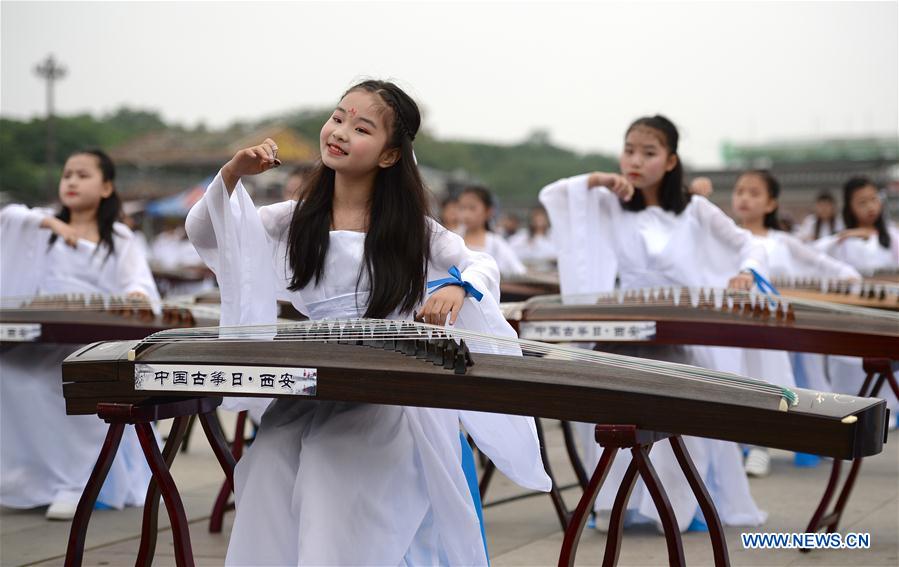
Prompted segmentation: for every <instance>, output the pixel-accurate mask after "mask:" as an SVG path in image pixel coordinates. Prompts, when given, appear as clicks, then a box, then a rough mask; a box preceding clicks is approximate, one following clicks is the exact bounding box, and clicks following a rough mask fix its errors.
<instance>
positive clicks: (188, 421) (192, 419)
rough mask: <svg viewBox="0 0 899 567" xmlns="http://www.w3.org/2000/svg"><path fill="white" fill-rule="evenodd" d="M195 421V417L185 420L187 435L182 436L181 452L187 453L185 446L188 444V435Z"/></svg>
mask: <svg viewBox="0 0 899 567" xmlns="http://www.w3.org/2000/svg"><path fill="white" fill-rule="evenodd" d="M196 420H197V418H196V416H194V415H192V416H190V417H189V418H188V420H187V434H186V435H185V436H184V441H182V442H181V452H182V453H186V452H187V444H188V443H190V434H191V432H193V430H194V422H195V421H196Z"/></svg>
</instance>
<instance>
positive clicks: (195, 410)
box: [65, 398, 235, 567]
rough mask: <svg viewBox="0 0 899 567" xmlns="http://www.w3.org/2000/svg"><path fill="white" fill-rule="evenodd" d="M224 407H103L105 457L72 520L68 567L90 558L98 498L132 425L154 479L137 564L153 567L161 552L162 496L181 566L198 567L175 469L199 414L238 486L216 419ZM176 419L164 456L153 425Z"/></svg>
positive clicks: (207, 402)
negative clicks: (90, 533) (158, 545)
mask: <svg viewBox="0 0 899 567" xmlns="http://www.w3.org/2000/svg"><path fill="white" fill-rule="evenodd" d="M221 403H222V399H221V398H176V399H171V398H170V399H168V400H160V401H154V400H149V401H146V402H142V403H139V404H115V403H109V404H107V403H100V404H97V415H98V416H99V417H100V418H101V419H103V420H104V421H106V422H107V423H109V431H108V432H107V433H106V439H105V440H104V442H103V448H102V450H101V451H100V456H99V457H97V463H96V465H94V470H93V471H92V472H91V476H90V480H88V483H87V486H86V487H85V489H84V492H83V493H82V495H81V500H79V501H78V508H77V509H76V511H75V518H74V519H73V521H72V527H71V531H70V532H69V544H68V548H67V549H66V560H65V565H66V567H79V566H80V565H81V562H82V559H83V556H84V541H85V537H86V536H87V526H88V523H89V522H90V517H91V513H92V512H93V509H94V504H95V503H96V502H97V495H98V494H99V493H100V488H101V487H102V486H103V481H104V480H106V475H107V474H108V473H109V468H110V466H111V465H112V461H113V459H114V458H115V455H116V452H117V451H118V448H119V443H120V442H121V440H122V433H123V432H124V431H125V426H126V425H134V427H135V429H136V430H137V436H138V439H139V440H140V445H141V448H142V449H143V451H144V456H145V457H146V459H147V463H148V464H149V465H150V470H151V471H152V472H153V478H152V479H151V480H150V485H149V487H148V488H147V496H146V499H145V500H144V516H143V522H142V525H141V540H140V549H139V551H138V556H137V561H136V562H135V565H139V566H149V565H151V564H152V563H153V555H154V553H155V550H156V534H157V523H156V519H157V513H158V511H159V496H160V493H161V495H162V498H163V500H164V501H165V508H166V510H167V511H168V514H169V521H170V522H171V526H172V534H173V536H174V540H175V563H176V564H177V565H178V567H193V565H194V558H193V551H192V549H191V545H190V532H189V530H188V524H187V517H186V516H185V514H184V505H183V504H182V502H181V496H180V495H179V494H178V487H177V486H176V485H175V481H174V479H173V478H172V475H171V474H170V473H169V468H170V467H171V466H172V462H173V461H174V460H175V456H176V455H177V453H178V448H179V446H180V445H181V440H182V439H183V438H184V434H185V431H186V430H187V423H188V420H189V419H190V416H192V415H197V416H198V417H199V419H200V423H201V424H202V425H203V431H204V432H205V433H206V438H207V439H208V440H209V445H210V446H211V447H212V450H213V452H214V453H215V456H216V457H217V458H218V461H219V464H220V465H221V466H222V470H223V471H224V472H225V476H226V478H227V479H228V483H229V486H233V482H234V477H233V473H234V466H235V461H234V457H233V456H232V454H231V453H230V452H229V451H228V445H227V443H226V442H225V439H224V436H223V434H222V430H221V427H220V425H219V422H218V419H216V417H215V408H217V407H218V406H219V405H220V404H221ZM169 418H174V423H173V424H172V432H171V434H170V435H169V438H168V440H167V441H166V443H165V447H164V448H163V450H162V453H160V452H159V447H158V446H157V445H156V437H155V436H154V435H153V429H152V427H151V425H150V423H151V422H153V421H158V420H161V419H169Z"/></svg>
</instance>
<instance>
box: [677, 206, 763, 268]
mask: <svg viewBox="0 0 899 567" xmlns="http://www.w3.org/2000/svg"><path fill="white" fill-rule="evenodd" d="M692 199H693V200H694V201H696V202H695V203H694V206H695V210H696V215H697V218H698V219H699V221H700V223H701V224H702V226H703V227H704V228H705V229H706V230H707V231H708V232H709V233H710V235H711V238H710V239H709V240H711V241H713V242H716V243H719V244H720V245H722V246H724V247H725V248H726V249H729V251H730V252H731V255H730V257H731V258H733V259H734V260H735V261H736V262H737V265H736V269H735V270H733V271H732V272H729V273H727V276H728V277H731V276H734V275H736V273H737V272H740V271H743V270H749V269H753V270H756V271H757V272H759V273H761V274H764V275H767V273H768V253H767V252H766V251H765V245H764V244H763V243H761V242H758V241H757V240H756V239H755V238H753V237H752V233H750V232H749V231H748V230H745V229H742V228H740V227H739V226H737V224H736V223H735V222H734V221H733V219H731V218H730V217H729V216H727V215H726V214H724V211H722V210H721V209H719V208H718V207H717V206H715V205H714V204H713V203H712V202H711V201H709V200H708V199H706V198H705V197H701V196H699V195H694V196H693V197H692ZM707 244H711V242H708V241H707V242H701V243H698V245H699V246H702V247H705V246H706V245H707ZM734 252H735V253H736V255H735V256H734V255H733V253H734ZM705 263H706V264H708V265H711V266H714V267H715V268H716V269H718V268H719V267H720V263H719V262H715V261H707V262H705Z"/></svg>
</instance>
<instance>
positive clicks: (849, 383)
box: [814, 226, 899, 413]
mask: <svg viewBox="0 0 899 567" xmlns="http://www.w3.org/2000/svg"><path fill="white" fill-rule="evenodd" d="M887 230H888V231H889V234H890V246H889V247H888V248H885V247H883V246H881V245H880V241H879V240H878V237H877V235H874V236H870V237H868V238H846V239H844V240H842V241H841V240H840V239H839V235H832V236H828V237H825V238H821V239H819V240H817V241H815V244H814V246H815V248H817V249H818V250H821V251H823V252H826V253H827V254H829V255H831V256H833V257H834V258H836V259H837V260H840V261H842V262H845V263H847V264H849V265H851V266H853V267H854V268H856V269H857V270H858V271H859V272H861V273H862V274H864V275H869V276H870V275H872V274H873V273H874V272H876V271H877V270H884V269H895V268H896V267H897V266H899V230H897V229H896V227H894V226H890V227H888V229H887ZM825 364H826V372H827V376H828V377H829V378H830V386H831V388H832V389H833V391H834V392H840V393H844V394H858V390H859V388H861V386H862V382H863V381H864V378H865V371H864V368H863V367H862V359H861V358H858V357H855V356H828V357H827V359H826V361H825ZM877 395H878V397H881V398H883V399H885V400H886V401H887V405H888V406H889V408H890V410H891V411H892V412H893V413H895V412H897V411H899V400H897V399H896V396H895V394H893V392H892V390H890V388H889V386H888V385H886V384H885V385H884V387H883V388H881V390H880V392H879V393H878V394H877Z"/></svg>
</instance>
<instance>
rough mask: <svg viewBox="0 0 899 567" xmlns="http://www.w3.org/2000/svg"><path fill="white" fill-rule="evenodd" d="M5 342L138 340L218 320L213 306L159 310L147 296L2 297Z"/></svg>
mask: <svg viewBox="0 0 899 567" xmlns="http://www.w3.org/2000/svg"><path fill="white" fill-rule="evenodd" d="M0 305H2V306H0V342H4V343H10V342H51V343H74V344H84V343H89V342H93V341H98V340H103V339H110V338H117V339H137V338H142V337H145V336H147V335H148V334H152V333H155V332H158V331H161V330H164V329H169V328H173V327H175V328H178V327H181V328H187V327H194V326H197V325H203V326H208V325H214V324H217V323H218V320H219V310H218V308H216V307H214V306H186V305H182V304H177V303H164V304H162V305H161V306H158V307H157V308H156V309H154V306H153V305H151V304H149V303H148V302H146V301H142V300H134V299H130V298H124V297H115V296H102V295H80V294H66V295H44V296H35V297H29V298H12V297H3V298H2V301H0Z"/></svg>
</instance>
